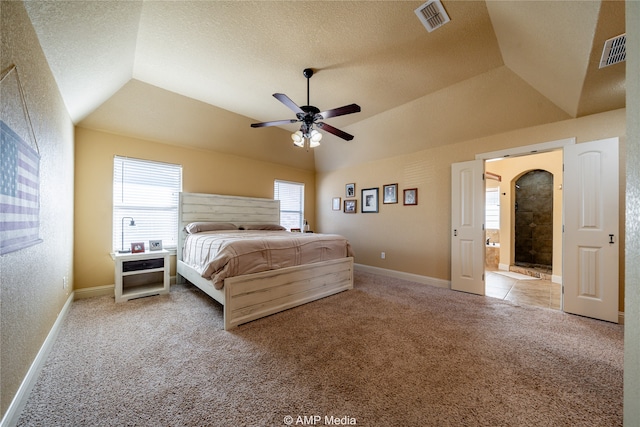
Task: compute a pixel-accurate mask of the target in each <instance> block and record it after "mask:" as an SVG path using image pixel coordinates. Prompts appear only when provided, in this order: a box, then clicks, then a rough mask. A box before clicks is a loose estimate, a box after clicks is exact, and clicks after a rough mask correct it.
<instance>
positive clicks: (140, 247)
mask: <svg viewBox="0 0 640 427" xmlns="http://www.w3.org/2000/svg"><path fill="white" fill-rule="evenodd" d="M141 252H144V242H136V243H132V244H131V253H132V254H139V253H141Z"/></svg>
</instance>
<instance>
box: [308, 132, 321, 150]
mask: <svg viewBox="0 0 640 427" xmlns="http://www.w3.org/2000/svg"><path fill="white" fill-rule="evenodd" d="M309 136H310V138H309V147H311V148H315V147H317V146H319V145H320V140H321V139H322V134H321V133H320V132H318V131H317V130H315V129H313V130H312V131H311V134H310V135H309Z"/></svg>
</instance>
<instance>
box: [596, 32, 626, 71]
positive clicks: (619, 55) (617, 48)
mask: <svg viewBox="0 0 640 427" xmlns="http://www.w3.org/2000/svg"><path fill="white" fill-rule="evenodd" d="M626 42H627V34H626V33H624V34H620V35H619V36H617V37H614V38H612V39H609V40H607V41H606V42H604V49H602V58H600V68H604V67H608V66H609V65H613V64H617V63H618V62H623V61H624V60H625V59H626V57H627V50H626V47H625V44H626Z"/></svg>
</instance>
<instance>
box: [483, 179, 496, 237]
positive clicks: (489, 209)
mask: <svg viewBox="0 0 640 427" xmlns="http://www.w3.org/2000/svg"><path fill="white" fill-rule="evenodd" d="M499 190H500V189H499V188H487V192H486V193H487V197H486V199H485V214H484V218H485V220H484V221H485V223H486V229H487V230H500V191H499Z"/></svg>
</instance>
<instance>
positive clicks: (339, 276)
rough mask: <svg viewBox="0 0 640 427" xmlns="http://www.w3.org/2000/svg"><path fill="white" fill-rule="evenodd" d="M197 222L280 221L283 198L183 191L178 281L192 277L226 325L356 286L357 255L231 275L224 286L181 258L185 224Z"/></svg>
mask: <svg viewBox="0 0 640 427" xmlns="http://www.w3.org/2000/svg"><path fill="white" fill-rule="evenodd" d="M196 221H208V222H231V223H233V224H236V225H243V224H264V223H271V224H279V223H280V201H278V200H271V199H259V198H252V197H239V196H224V195H217V194H199V193H180V202H179V209H178V227H179V229H178V248H177V255H178V256H177V263H176V269H177V274H178V276H177V282H178V283H182V278H184V279H186V280H188V281H189V282H191V283H192V284H194V285H195V286H197V287H198V288H200V289H201V290H202V291H203V292H204V293H206V294H207V295H209V296H210V297H212V298H213V299H215V300H216V301H218V302H219V303H220V304H222V305H223V306H224V329H225V330H229V329H231V328H234V327H236V326H238V325H240V324H243V323H246V322H250V321H252V320H256V319H259V318H261V317H265V316H269V315H271V314H274V313H277V312H280V311H283V310H287V309H289V308H292V307H296V306H299V305H302V304H306V303H308V302H311V301H315V300H317V299H320V298H324V297H327V296H329V295H333V294H336V293H339V292H342V291H345V290H347V289H353V258H352V257H348V258H342V259H337V260H331V261H324V262H318V263H314V264H306V265H300V266H295V267H287V268H283V269H279V270H271V271H265V272H261V273H255V274H247V275H244V276H237V277H230V278H227V279H226V280H225V281H224V287H223V288H222V289H220V290H218V289H216V288H214V286H213V282H211V281H210V280H208V279H205V278H204V277H202V276H201V275H200V274H199V273H198V272H197V271H196V270H194V269H193V268H191V267H190V266H188V265H187V264H185V263H184V262H182V248H183V246H184V240H185V237H186V233H185V231H184V226H185V225H187V224H189V223H191V222H196Z"/></svg>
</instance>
